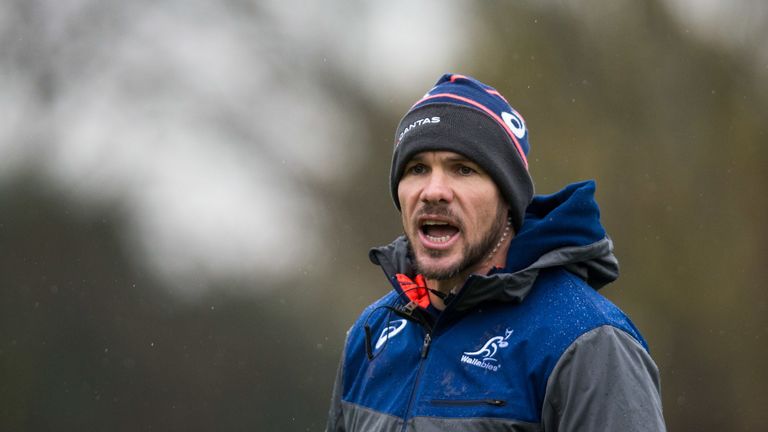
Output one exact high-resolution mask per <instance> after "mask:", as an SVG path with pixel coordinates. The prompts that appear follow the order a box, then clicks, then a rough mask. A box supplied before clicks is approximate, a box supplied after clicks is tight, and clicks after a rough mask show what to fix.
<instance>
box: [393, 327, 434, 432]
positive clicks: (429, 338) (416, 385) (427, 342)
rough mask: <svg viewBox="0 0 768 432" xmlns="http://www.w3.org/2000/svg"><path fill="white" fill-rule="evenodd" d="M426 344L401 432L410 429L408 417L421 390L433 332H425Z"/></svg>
mask: <svg viewBox="0 0 768 432" xmlns="http://www.w3.org/2000/svg"><path fill="white" fill-rule="evenodd" d="M425 333H426V334H425V335H424V343H423V344H422V345H421V358H420V359H419V370H418V371H417V372H416V379H415V380H414V382H413V387H411V394H410V396H408V406H406V407H405V415H404V416H403V428H402V429H400V430H401V432H405V431H406V430H407V429H408V417H409V414H410V413H411V407H412V406H413V399H414V398H415V397H416V390H417V389H418V388H419V381H421V374H422V373H423V372H424V363H426V362H425V359H426V358H427V354H429V346H430V344H431V343H432V332H430V331H429V330H425Z"/></svg>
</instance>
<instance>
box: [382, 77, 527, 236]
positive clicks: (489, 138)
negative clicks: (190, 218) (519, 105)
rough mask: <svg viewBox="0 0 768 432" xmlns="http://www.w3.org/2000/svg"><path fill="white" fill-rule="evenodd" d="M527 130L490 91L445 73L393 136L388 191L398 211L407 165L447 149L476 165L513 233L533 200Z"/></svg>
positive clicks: (516, 114) (509, 107)
mask: <svg viewBox="0 0 768 432" xmlns="http://www.w3.org/2000/svg"><path fill="white" fill-rule="evenodd" d="M528 149H529V145H528V129H527V128H526V126H525V121H524V120H523V117H522V116H521V115H520V114H519V113H518V112H517V111H515V110H514V109H513V108H512V107H511V106H509V103H508V102H507V101H506V99H504V97H503V96H502V95H501V94H500V93H499V92H498V91H496V89H494V88H493V87H490V86H488V85H485V84H483V83H481V82H480V81H478V80H476V79H474V78H471V77H468V76H464V75H456V74H445V75H443V76H442V77H441V78H440V79H439V80H438V81H437V83H436V84H435V86H434V87H432V89H431V90H430V91H429V92H428V93H427V94H426V95H424V97H422V98H421V99H420V100H419V101H417V102H416V103H415V104H414V105H413V106H412V107H411V108H410V109H409V110H408V112H407V113H406V114H405V116H404V117H403V119H402V120H400V124H399V125H398V127H397V133H396V134H395V150H394V154H393V155H392V169H391V171H390V178H389V181H390V188H391V192H392V197H393V199H394V201H395V206H396V207H397V209H398V210H400V201H399V199H398V196H397V187H398V184H399V183H400V179H401V178H402V176H403V172H404V170H405V166H406V164H407V163H408V161H409V160H410V159H411V158H412V157H413V156H414V155H416V154H417V153H420V152H424V151H451V152H455V153H459V154H461V155H463V156H464V157H466V158H468V159H469V160H471V161H473V162H475V163H476V164H478V165H479V166H480V167H481V168H482V169H483V170H485V171H486V172H487V173H488V174H489V175H490V176H491V178H492V179H493V181H494V182H495V183H496V186H497V187H498V188H499V191H500V192H501V195H502V196H503V197H504V199H505V200H506V202H507V204H508V205H509V206H510V212H509V216H510V218H511V220H512V227H513V228H514V229H515V232H519V231H520V226H521V225H522V224H523V216H524V214H525V209H526V207H528V204H529V203H530V202H531V199H532V198H533V181H532V180H531V176H530V175H529V173H528V160H527V158H526V155H527V154H528Z"/></svg>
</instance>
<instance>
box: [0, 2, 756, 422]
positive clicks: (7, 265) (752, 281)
mask: <svg viewBox="0 0 768 432" xmlns="http://www.w3.org/2000/svg"><path fill="white" fill-rule="evenodd" d="M720 3H722V4H720ZM767 17H768V12H767V6H766V5H765V4H764V3H763V2H761V1H758V0H741V1H736V2H716V1H696V0H666V1H662V0H655V1H648V2H631V1H628V0H626V1H613V2H600V1H588V0H583V1H577V2H561V1H554V0H550V1H505V2H502V1H486V2H461V1H450V2H437V1H431V2H418V3H414V2H407V1H393V2H378V3H373V2H361V3H356V4H347V3H344V2H340V1H331V2H317V4H312V3H310V2H305V3H302V2H282V1H264V2H251V1H244V0H225V1H221V2H216V3H212V4H208V3H205V2H191V3H190V2H182V1H181V0H178V1H174V0H163V1H161V2H144V1H139V2H128V3H123V2H117V1H98V2H97V1H90V0H70V1H65V2H53V1H44V0H36V1H27V0H8V1H6V2H4V3H3V4H2V5H0V38H1V40H2V44H0V76H2V79H1V80H0V94H2V98H0V429H1V430H8V431H11V430H13V431H16V430H19V431H21V430H30V431H32V430H35V431H36V430H115V431H136V430H265V431H266V430H275V431H278V430H279V431H284V430H307V431H315V430H322V428H323V425H324V421H325V412H326V409H327V403H328V399H329V396H330V388H331V383H332V379H333V376H334V373H335V368H336V362H337V359H338V357H339V355H340V351H341V347H342V344H343V338H344V333H345V331H346V329H347V328H348V327H349V325H350V324H351V323H352V321H353V320H354V319H355V317H356V316H357V314H358V313H359V312H360V310H361V309H362V308H363V307H364V306H365V305H366V304H368V303H369V302H371V301H372V300H374V299H376V298H378V297H379V296H381V295H383V294H384V293H385V292H386V291H387V290H388V289H389V288H388V285H387V283H386V282H385V281H384V279H383V278H382V277H381V274H380V271H379V270H378V269H377V268H375V267H373V266H372V265H370V264H369V263H368V261H367V250H368V248H370V247H371V246H375V245H378V244H382V243H386V242H388V241H390V240H391V239H392V238H394V237H395V236H396V235H398V234H399V232H400V227H399V218H398V214H397V213H396V211H395V210H394V208H393V206H392V204H391V201H390V197H389V192H388V188H387V175H388V170H389V158H390V153H391V140H392V135H393V132H394V128H395V125H396V123H397V121H398V120H399V118H400V116H401V115H402V114H403V113H404V112H405V110H406V109H407V108H408V107H409V106H410V104H411V103H412V102H413V101H415V99H417V98H418V96H420V95H421V94H423V93H424V92H425V91H426V90H427V89H428V88H429V87H430V86H431V85H432V84H433V82H434V81H435V80H436V79H437V78H438V77H439V76H440V75H441V74H442V73H443V72H446V71H451V72H459V73H464V74H470V75H473V76H476V77H478V78H479V79H481V80H483V81H485V82H488V83H490V84H492V85H494V86H495V87H497V88H498V89H499V90H500V91H501V92H502V93H503V94H504V95H505V96H506V97H507V99H509V100H510V101H511V103H512V105H513V106H514V107H515V108H517V109H518V110H519V111H520V112H522V113H523V115H524V116H525V118H526V120H527V123H528V126H529V128H530V130H531V143H532V151H531V154H530V159H531V171H532V173H533V176H534V179H535V181H536V188H537V191H538V192H539V193H551V192H554V191H556V190H558V189H559V188H561V187H562V186H563V185H565V184H566V183H570V182H573V181H576V180H580V179H584V178H595V179H597V182H598V200H599V201H600V203H601V206H602V210H603V221H604V223H605V225H606V226H607V228H608V230H609V232H610V233H611V236H612V237H613V239H614V242H615V244H616V248H617V255H618V257H619V259H620V261H621V263H622V272H623V273H622V277H621V278H620V279H619V281H618V282H616V283H614V284H613V285H609V286H608V287H606V288H604V289H603V291H602V292H603V293H604V294H605V295H606V296H608V297H609V298H611V299H612V300H613V301H615V302H616V303H617V304H619V305H620V307H622V308H623V309H624V310H625V311H626V312H628V313H629V315H630V316H631V317H632V318H633V320H634V322H635V324H636V325H637V326H638V327H639V328H640V329H641V330H642V331H643V332H644V334H645V336H646V338H647V339H648V340H649V344H650V347H651V350H652V354H653V355H654V358H655V360H656V361H657V363H658V365H659V367H660V369H661V374H662V393H663V400H664V410H665V417H666V420H667V422H668V426H669V428H670V430H676V431H700V430H734V431H736V430H739V431H741V430H743V431H747V430H754V431H758V430H767V429H768V412H766V411H765V406H766V404H768V390H766V384H767V383H768V372H767V371H766V368H765V365H766V364H768V348H767V345H766V340H768V314H767V313H766V300H768V295H767V294H766V293H765V290H764V289H765V288H764V284H765V281H766V280H767V277H768V270H767V268H768V267H766V262H768V247H766V244H768V242H766V240H767V239H768V235H767V234H768V228H766V220H768V198H767V197H766V194H765V187H766V185H767V184H768V181H767V180H768V174H767V173H768V170H766V168H768V165H767V163H768V150H767V149H766V145H765V143H766V128H767V126H766V114H767V113H768V92H767V90H768V86H766V84H765V83H766V82H768V81H767V80H766V78H768V51H767V50H766V47H765V46H764V45H765V44H764V43H763V42H764V41H765V40H766V37H767V36H768V34H767V33H768V19H767Z"/></svg>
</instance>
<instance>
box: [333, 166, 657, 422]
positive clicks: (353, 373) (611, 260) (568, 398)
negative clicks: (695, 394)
mask: <svg viewBox="0 0 768 432" xmlns="http://www.w3.org/2000/svg"><path fill="white" fill-rule="evenodd" d="M594 189H595V185H594V182H591V181H588V182H582V183H577V184H573V185H570V186H568V187H566V188H565V189H564V190H562V191H560V192H558V193H556V194H553V195H549V196H537V197H535V198H534V200H533V202H532V203H531V205H530V206H529V208H528V210H527V212H526V216H525V220H524V224H523V226H522V227H521V229H520V232H519V233H517V234H516V236H515V238H514V239H513V241H512V242H511V244H510V249H509V253H508V256H507V262H506V267H505V268H504V269H498V270H494V271H491V272H490V273H489V274H488V275H472V276H470V277H469V278H468V279H467V281H466V283H465V285H464V286H463V287H462V289H461V290H460V291H459V292H458V294H457V295H455V296H452V298H448V299H446V308H445V310H444V311H442V312H441V313H434V312H430V311H429V310H427V309H423V308H421V307H417V306H416V305H415V304H414V303H413V302H412V301H411V300H410V299H409V295H406V294H407V293H405V292H404V291H403V287H404V286H405V287H406V288H408V287H410V286H411V285H405V284H406V283H407V282H406V281H408V282H410V281H409V279H411V278H414V277H415V275H414V274H413V269H412V267H411V264H410V260H409V259H408V254H407V250H408V248H407V240H406V239H405V238H404V237H400V238H398V239H397V240H395V241H394V242H393V243H392V244H390V245H388V246H385V247H381V248H376V249H373V250H372V251H371V253H370V258H371V261H372V262H373V263H375V264H377V265H379V266H381V268H382V269H383V270H384V273H385V274H386V276H387V278H388V279H389V281H390V283H391V284H392V287H393V288H394V289H393V290H392V291H391V292H390V293H389V294H387V295H385V296H384V297H382V298H381V299H379V300H378V301H376V302H375V303H373V304H372V305H371V306H369V307H368V308H367V309H366V310H365V311H363V313H362V314H361V316H360V318H359V319H358V320H357V322H356V323H355V324H354V325H353V326H352V328H351V329H350V331H349V333H348V335H347V341H346V345H345V349H344V354H343V356H342V361H341V364H340V366H339V373H338V376H337V379H336V386H335V389H334V395H333V400H332V404H331V410H330V413H329V420H328V427H327V430H328V431H451V430H455V431H459V430H461V431H467V430H477V431H502V430H509V431H602V430H605V431H608V430H611V431H619V430H620V431H659V430H664V420H663V417H662V412H661V402H660V397H659V378H658V369H657V368H656V365H655V364H654V362H653V360H652V359H651V357H650V355H649V354H648V348H647V345H646V342H645V341H644V340H643V338H642V336H641V335H640V333H639V332H638V330H637V329H636V328H635V326H634V325H633V324H632V322H631V321H630V320H629V318H627V316H626V315H624V313H622V312H621V311H620V310H619V309H618V308H617V307H616V306H615V305H613V304H612V303H611V302H610V301H608V300H607V299H606V298H605V297H603V296H601V295H600V294H599V293H598V292H597V289H599V288H600V287H602V286H603V285H605V284H606V283H609V282H611V281H613V280H615V279H616V278H617V277H618V262H617V260H616V259H615V257H614V255H613V252H612V249H613V247H612V243H611V240H610V239H609V238H608V237H607V236H606V233H605V230H604V228H603V227H602V225H601V224H600V221H599V210H598V207H597V204H596V202H595V201H594ZM398 275H400V276H398Z"/></svg>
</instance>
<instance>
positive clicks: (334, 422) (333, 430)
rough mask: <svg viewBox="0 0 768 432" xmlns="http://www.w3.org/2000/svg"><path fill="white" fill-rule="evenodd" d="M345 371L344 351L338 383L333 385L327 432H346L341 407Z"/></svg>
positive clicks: (338, 373) (338, 372)
mask: <svg viewBox="0 0 768 432" xmlns="http://www.w3.org/2000/svg"><path fill="white" fill-rule="evenodd" d="M343 370H344V352H343V350H342V353H341V360H339V367H338V369H337V370H336V382H334V383H333V393H331V407H330V408H329V409H328V423H327V424H326V426H325V432H344V431H345V429H344V415H343V411H342V405H341V394H342V392H343V391H344V390H343V387H342V385H343V384H342V371H343Z"/></svg>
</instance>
